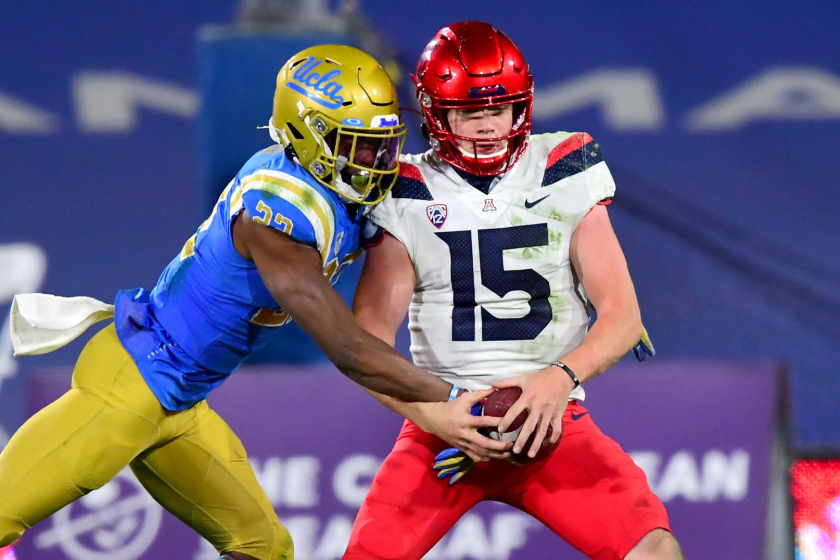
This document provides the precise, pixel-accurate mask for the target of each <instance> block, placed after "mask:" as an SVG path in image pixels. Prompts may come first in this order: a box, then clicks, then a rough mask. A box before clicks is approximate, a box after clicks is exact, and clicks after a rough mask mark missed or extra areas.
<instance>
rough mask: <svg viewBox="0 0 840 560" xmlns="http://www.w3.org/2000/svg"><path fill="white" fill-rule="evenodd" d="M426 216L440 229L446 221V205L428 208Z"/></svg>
mask: <svg viewBox="0 0 840 560" xmlns="http://www.w3.org/2000/svg"><path fill="white" fill-rule="evenodd" d="M426 215H427V216H428V217H429V221H430V222H432V225H433V226H435V227H436V228H438V229H440V227H441V226H442V225H443V222H445V221H446V204H432V205H429V206H426Z"/></svg>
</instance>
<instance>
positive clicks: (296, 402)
mask: <svg viewBox="0 0 840 560" xmlns="http://www.w3.org/2000/svg"><path fill="white" fill-rule="evenodd" d="M266 373H276V375H266ZM779 380H780V375H779V372H778V370H777V369H776V368H774V367H770V366H768V367H752V366H736V365H722V364H690V363H667V362H663V363H659V364H650V365H648V364H645V365H644V366H638V365H637V366H631V367H623V366H620V367H617V368H615V369H614V370H612V371H610V372H608V373H607V374H605V375H604V376H602V377H600V378H598V379H595V380H593V381H592V382H590V383H588V384H587V394H588V395H589V399H588V400H587V402H586V403H585V404H586V406H587V407H588V409H589V410H590V412H591V414H592V417H593V419H594V420H595V422H596V424H597V425H598V426H599V427H600V428H601V429H602V430H603V431H604V432H605V433H606V434H607V435H609V436H611V437H612V438H613V439H615V440H616V441H618V442H619V443H620V444H621V445H622V447H623V448H624V449H625V450H628V452H629V453H630V454H631V455H632V456H633V458H634V459H635V461H636V462H637V464H638V465H639V466H641V467H642V468H643V469H644V470H645V472H646V474H647V476H648V481H649V483H650V485H651V487H652V488H653V490H654V491H655V492H656V493H657V494H658V495H659V497H660V498H661V499H662V500H663V502H664V503H665V505H666V507H667V509H668V513H669V515H670V518H671V523H672V528H673V530H674V533H675V535H676V536H677V538H678V539H679V541H680V542H681V544H682V546H683V549H684V552H685V555H686V558H691V560H761V559H762V558H765V556H764V542H765V523H766V519H767V503H768V486H769V480H770V472H771V448H772V443H773V437H774V434H775V429H776V425H777V422H778V412H779V411H778V408H777V404H778V403H779V399H778V396H779V394H778V392H779V389H780V388H779V385H778V382H779ZM32 384H33V391H32V395H33V400H32V403H31V405H32V411H33V412H34V411H35V410H37V409H39V408H41V407H43V406H44V405H46V404H47V403H49V402H50V401H52V400H53V399H55V398H56V397H58V396H59V395H61V394H62V393H63V392H64V391H65V390H66V389H67V388H68V385H69V380H68V378H67V376H66V374H61V375H55V374H53V375H38V376H34V377H33V378H32ZM210 404H211V406H212V407H213V408H214V409H215V410H216V411H217V412H218V413H219V414H220V415H221V416H222V417H223V418H224V419H225V420H226V421H227V422H228V423H229V424H230V426H231V427H232V428H233V430H234V431H235V432H236V433H237V434H238V435H239V437H240V438H241V439H242V441H243V443H244V444H245V447H246V449H247V450H248V454H249V458H250V460H251V462H252V464H253V466H254V469H255V471H256V473H257V476H258V478H259V480H260V483H261V484H262V486H263V489H264V490H265V491H266V494H267V495H268V497H269V498H270V500H271V502H272V503H273V504H274V506H275V508H276V510H277V513H278V515H279V516H280V518H281V520H282V521H283V522H284V523H285V524H286V526H287V527H288V529H289V531H290V532H291V534H292V536H293V538H294V540H295V558H296V559H297V560H332V559H338V558H340V557H341V555H342V553H343V551H344V549H345V547H346V545H347V541H348V538H349V535H350V530H351V527H352V524H353V519H354V517H355V515H356V512H357V510H358V507H359V505H360V504H361V503H362V500H363V499H364V497H365V495H366V493H367V490H368V488H369V486H370V482H371V480H372V477H373V476H374V475H375V473H376V471H377V469H378V466H379V464H380V463H381V461H382V460H383V458H384V457H385V456H386V455H387V453H388V451H389V450H390V448H391V446H392V445H393V442H394V440H395V438H396V435H397V433H398V432H399V429H400V425H401V421H400V419H399V418H398V417H397V416H396V415H394V414H393V413H391V412H390V411H388V410H387V409H386V408H384V407H383V406H381V405H379V404H378V403H376V402H375V401H374V400H373V399H372V398H371V397H370V396H369V395H367V393H365V392H364V391H363V390H362V389H361V388H359V387H357V386H355V385H353V384H352V383H351V382H350V381H348V380H346V379H344V378H343V377H341V376H340V375H339V374H338V373H336V372H335V370H333V369H331V368H324V367H319V368H312V367H310V368H297V369H294V368H271V369H259V370H257V369H251V370H248V371H242V372H239V373H236V374H235V375H233V376H232V377H231V379H230V380H229V381H228V382H227V383H226V384H225V385H224V386H223V387H222V388H220V389H219V390H218V391H217V392H216V393H214V394H213V397H212V398H211V400H210ZM557 452H558V453H562V452H563V446H562V444H561V446H560V448H559V450H558V451H557ZM558 507H563V506H562V504H558ZM18 556H19V558H21V559H24V560H25V559H27V558H38V559H42V560H66V559H71V560H138V559H143V560H153V559H158V558H178V559H185V560H213V559H215V558H217V557H218V556H217V555H216V554H215V552H214V551H213V550H212V549H211V548H210V547H209V545H207V543H206V542H204V541H203V540H202V539H200V538H199V537H198V536H197V535H195V534H194V533H192V532H191V531H190V530H189V529H188V528H187V527H186V526H185V525H183V524H182V523H181V522H179V521H177V520H176V519H175V518H173V517H171V516H170V515H169V514H168V513H165V512H163V510H162V509H161V508H160V507H159V506H158V505H157V504H156V503H155V502H153V501H152V500H151V498H149V496H148V495H147V494H146V493H145V492H144V491H143V490H142V489H141V488H140V486H139V484H138V483H137V481H136V479H135V478H134V477H133V476H132V475H131V474H130V471H128V470H126V471H125V472H124V473H123V474H121V475H120V476H119V477H117V478H116V479H115V480H114V481H112V482H111V483H109V484H108V485H106V486H105V487H104V488H102V489H100V490H97V491H95V492H92V493H91V494H89V495H88V496H86V497H85V498H82V499H81V500H79V501H77V502H75V503H73V504H71V505H70V506H68V507H66V508H64V509H63V510H61V511H60V512H58V513H57V514H55V515H54V516H53V517H52V518H50V519H47V520H45V521H43V522H42V523H40V524H39V525H37V526H35V527H33V528H32V529H31V530H30V531H29V532H28V533H27V534H26V535H25V536H24V539H23V540H22V543H21V545H20V548H19V551H18ZM769 557H771V556H767V558H769ZM783 557H784V556H783ZM426 558H427V559H428V560H461V559H467V558H471V559H475V560H558V559H559V560H580V559H582V558H583V556H582V555H581V554H580V553H578V552H576V551H574V550H573V549H571V548H570V547H569V546H567V545H565V543H562V542H561V541H560V539H559V538H558V537H556V536H555V535H554V534H553V533H551V532H550V531H549V530H548V529H546V528H544V527H543V526H542V525H541V524H540V523H538V522H537V521H535V520H534V519H532V518H530V517H529V516H527V515H525V514H524V513H522V512H520V511H518V510H515V509H512V508H510V507H508V506H504V505H500V504H496V503H484V504H481V505H480V506H479V507H477V508H475V509H474V510H473V511H471V512H470V513H468V514H467V515H465V516H464V517H463V518H462V519H461V520H460V522H459V523H458V524H457V525H456V526H455V527H454V528H453V529H452V530H451V531H450V532H449V534H448V535H447V536H446V537H445V538H444V539H443V540H442V541H441V542H440V544H439V545H438V546H436V547H435V548H434V549H433V550H432V551H431V552H430V553H429V554H428V555H427V556H426Z"/></svg>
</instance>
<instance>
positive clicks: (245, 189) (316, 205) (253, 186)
mask: <svg viewBox="0 0 840 560" xmlns="http://www.w3.org/2000/svg"><path fill="white" fill-rule="evenodd" d="M242 204H243V206H244V208H245V209H246V210H247V211H248V215H249V216H251V218H253V219H254V221H256V222H259V223H261V224H263V225H265V226H268V227H273V228H275V229H279V230H280V231H282V232H283V233H285V234H286V235H289V236H291V237H293V238H295V239H297V240H299V241H302V242H303V243H307V244H309V245H312V246H314V247H316V248H317V249H318V251H320V252H321V253H324V252H325V251H326V250H327V249H329V246H330V245H331V243H332V238H333V235H334V233H335V223H336V217H335V208H334V207H333V203H332V201H331V200H330V199H329V198H328V197H327V196H325V195H324V194H323V193H322V192H321V191H320V190H319V189H318V188H316V187H315V186H314V185H310V184H309V183H307V182H306V181H303V180H301V179H300V178H298V177H295V176H293V175H290V174H288V173H284V172H282V171H279V170H276V169H260V170H257V171H255V172H254V173H252V174H251V175H248V176H246V177H243V178H242Z"/></svg>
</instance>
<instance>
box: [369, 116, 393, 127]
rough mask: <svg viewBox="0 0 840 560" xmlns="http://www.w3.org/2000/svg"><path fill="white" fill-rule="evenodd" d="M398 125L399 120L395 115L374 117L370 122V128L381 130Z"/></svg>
mask: <svg viewBox="0 0 840 560" xmlns="http://www.w3.org/2000/svg"><path fill="white" fill-rule="evenodd" d="M399 124H400V118H399V117H398V116H397V115H394V114H391V115H376V116H375V117H373V120H372V121H371V122H370V126H371V128H383V127H386V126H397V125H399Z"/></svg>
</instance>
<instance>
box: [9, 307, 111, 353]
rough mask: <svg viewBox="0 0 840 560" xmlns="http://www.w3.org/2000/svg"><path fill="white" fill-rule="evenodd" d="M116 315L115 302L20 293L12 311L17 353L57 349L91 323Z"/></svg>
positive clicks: (83, 330)
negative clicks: (113, 303)
mask: <svg viewBox="0 0 840 560" xmlns="http://www.w3.org/2000/svg"><path fill="white" fill-rule="evenodd" d="M113 316H114V306H113V305H109V304H107V303H104V302H101V301H99V300H98V299H94V298H90V297H84V296H78V297H69V298H68V297H60V296H53V295H50V294H18V295H16V296H15V298H14V299H13V300H12V311H11V313H10V317H11V325H10V326H11V333H12V343H13V344H14V349H15V357H17V356H34V355H36V354H46V353H48V352H52V351H53V350H57V349H59V348H61V347H62V346H64V345H66V344H69V343H70V342H72V341H73V340H75V339H76V337H78V336H79V335H80V334H82V333H83V332H85V331H86V330H87V329H88V328H89V327H90V326H91V325H92V324H94V323H97V322H99V321H102V320H104V319H109V318H111V317H113Z"/></svg>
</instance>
